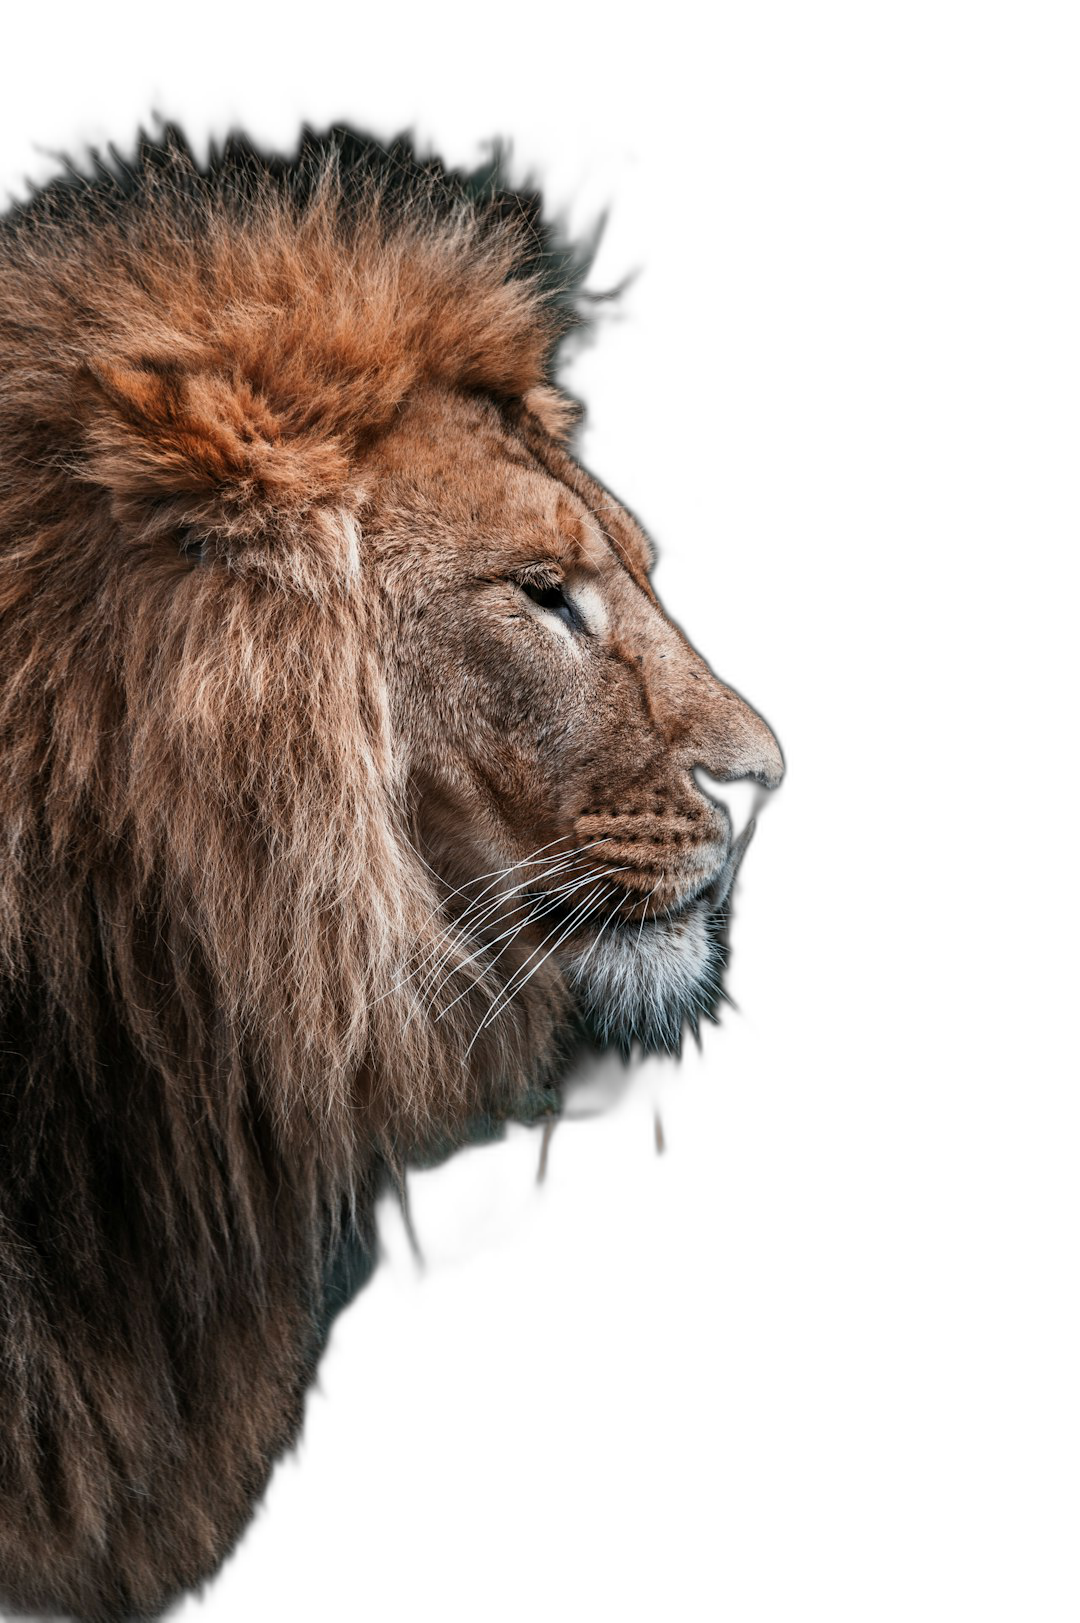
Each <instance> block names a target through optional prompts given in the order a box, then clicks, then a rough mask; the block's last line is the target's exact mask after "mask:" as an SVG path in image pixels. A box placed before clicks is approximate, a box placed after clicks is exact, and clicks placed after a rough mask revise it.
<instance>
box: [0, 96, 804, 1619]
mask: <svg viewBox="0 0 1080 1623" xmlns="http://www.w3.org/2000/svg"><path fill="white" fill-rule="evenodd" d="M587 260H588V255H587V253H585V252H582V251H580V250H577V251H576V250H574V249H572V248H570V247H569V246H567V245H566V244H564V243H563V242H561V240H560V239H559V237H558V234H557V233H556V232H555V231H554V230H553V229H552V228H551V227H550V226H549V225H548V224H547V223H545V220H544V217H543V213H542V210H541V206H540V201H539V198H538V197H537V196H536V195H535V194H534V193H532V192H525V191H518V192H515V191H513V190H511V189H509V187H508V186H507V185H506V184H505V183H504V181H503V179H502V175H501V171H500V169H499V167H498V165H497V164H491V165H489V166H487V167H485V168H484V169H483V170H480V171H478V172H476V173H474V174H465V173H459V172H454V171H449V170H447V169H445V168H444V167H443V166H442V165H441V164H439V163H438V162H437V161H435V160H434V159H428V158H423V159H422V158H420V157H419V156H418V155H417V153H416V152H415V150H414V149H413V147H412V146H411V144H410V143H409V142H408V141H406V140H399V141H397V142H395V143H394V144H393V145H391V146H389V147H387V148H383V147H381V146H380V145H379V144H378V143H377V142H375V141H373V140H371V139H370V138H368V137H365V136H362V135H359V134H357V133H356V132H354V131H351V130H349V129H346V128H340V127H339V128H334V129H332V130H330V131H328V132H326V133H323V134H315V133H312V132H306V133H305V135H304V137H303V139H302V141H301V144H300V146H299V149H298V151H297V153H296V154H295V156H294V157H292V158H289V159H282V158H271V157H263V156H261V155H260V154H259V153H258V152H257V151H256V150H255V149H254V148H253V147H252V146H251V145H250V144H249V143H247V142H246V141H245V140H243V139H241V138H239V137H236V138H231V139H230V140H229V141H228V142H227V143H225V144H224V145H223V146H221V147H220V148H215V149H212V150H211V152H210V155H209V158H208V159H207V160H205V161H199V160H198V159H197V158H196V156H195V155H194V153H193V152H192V150H191V149H190V148H189V147H188V145H187V144H186V143H185V140H184V138H183V136H182V135H181V134H180V132H179V131H178V130H176V129H175V128H171V127H166V128H165V129H164V130H163V131H162V132H160V134H159V135H158V136H156V137H154V138H150V137H141V138H140V142H139V145H138V149H137V151H136V153H135V155H134V157H133V158H132V159H131V160H130V161H127V162H126V161H122V160H121V159H120V158H119V157H118V156H116V154H115V153H112V152H110V154H109V155H106V156H102V155H96V156H95V157H94V160H93V164H92V167H91V169H90V171H89V172H88V173H84V172H82V171H80V170H78V169H77V168H74V167H73V168H72V169H71V171H70V173H68V174H67V175H65V176H64V177H62V178H60V177H58V178H56V179H53V180H52V181H50V182H49V183H48V184H46V185H45V186H44V187H43V188H42V189H40V190H38V191H36V192H34V193H33V194H32V195H31V196H30V198H29V200H28V201H26V202H24V203H21V204H18V205H15V206H13V207H12V208H11V209H10V210H9V212H8V213H7V214H6V215H5V216H4V218H3V220H2V221H0V262H2V277H0V366H2V372H3V389H2V392H0V447H2V464H0V465H2V473H0V651H2V659H0V816H2V828H3V838H4V844H5V858H4V863H3V868H2V872H0V1054H2V1060H0V1064H2V1067H3V1073H2V1080H3V1085H2V1087H0V1156H2V1171H0V1504H2V1512H0V1591H2V1593H3V1595H4V1598H5V1599H6V1601H7V1602H8V1603H9V1604H12V1605H17V1606H19V1607H21V1608H23V1609H31V1610H35V1611H60V1612H64V1613H69V1614H72V1615H74V1616H76V1617H79V1618H83V1619H92V1620H114V1619H120V1618H129V1617H140V1618H143V1617H152V1616H155V1615H157V1614H158V1613H159V1612H160V1611H161V1610H162V1609H163V1608H164V1607H165V1606H166V1605H168V1604H169V1603H170V1601H172V1600H173V1599H175V1598H176V1597H177V1596H179V1595H180V1594H182V1593H183V1592H184V1591H185V1590H188V1589H190V1588H192V1587H193V1586H195V1585H197V1584H199V1583H200V1582H201V1581H203V1580H204V1579H205V1578H206V1577H207V1576H208V1575H210V1574H211V1573H213V1572H214V1571H215V1569H216V1568H217V1567H218V1565H219V1563H220V1562H221V1560H222V1559H223V1557H224V1556H225V1554H226V1553H227V1552H228V1550H229V1549H230V1547H231V1546H232V1544H233V1543H234V1541H235V1540H236V1539H237V1537H238V1535H239V1534H240V1532H241V1531H242V1529H243V1528H244V1526H245V1524H246V1522H247V1521H248V1519H249V1517H250V1515H251V1514H252V1511H253V1507H254V1505H255V1503H256V1501H257V1500H258V1498H259V1496H260V1495H261V1493H262V1491H263V1488H264V1486H265V1483H266V1480H267V1476H268V1473H269V1471H270V1469H271V1466H272V1464H273V1462H274V1461H275V1459H276V1458H277V1457H278V1456H279V1455H280V1454H281V1452H282V1451H283V1450H284V1449H287V1448H288V1447H289V1446H290V1444H292V1443H293V1441H294V1440H295V1438H296V1436H297V1433H298V1429H299V1426H300V1422H301V1415H302V1409H303V1403H304V1397H305V1393H306V1390H307V1388H308V1385H309V1383H310V1381H311V1379H312V1376H313V1372H314V1369H315V1364H316V1360H317V1358H318V1356H319V1354H320V1351H321V1349H322V1347H323V1345H324V1342H325V1337H326V1334H327V1328H328V1324H329V1321H330V1319H331V1318H332V1316H333V1313H334V1312H335V1311H336V1309H337V1308H338V1307H339V1306H340V1305H341V1304H342V1303H343V1302H344V1301H346V1300H347V1299H348V1298H349V1296H350V1295H351V1294H352V1293H353V1291H354V1290H355V1288H356V1287H357V1285H358V1284H359V1283H360V1282H361V1281H362V1280H363V1278H364V1277H365V1276H366V1274H367V1272H368V1271H369V1270H370V1268H371V1266H372V1263H373V1259H374V1255H375V1246H376V1236H375V1226H374V1217H373V1212H374V1205H375V1200H376V1197H377V1196H378V1194H379V1193H380V1191H381V1190H383V1189H384V1188H387V1187H390V1186H393V1185H394V1184H397V1185H400V1182H401V1179H402V1177H403V1175H404V1170H405V1168H406V1167H407V1166H408V1165H410V1164H412V1163H416V1162H420V1161H423V1160H425V1159H431V1158H432V1157H436V1156H439V1155H441V1154H444V1153H446V1152H448V1151H449V1150H451V1149H452V1148H453V1147H454V1146H456V1145H459V1144H462V1143H464V1142H465V1141H466V1140H468V1139H469V1138H470V1137H475V1136H476V1135H477V1133H478V1130H488V1129H490V1130H492V1131H496V1130H497V1129H498V1125H499V1124H501V1123H503V1122H506V1121H508V1120H512V1119H530V1120H533V1119H538V1118H542V1117H544V1116H545V1115H547V1116H549V1117H550V1115H551V1114H552V1113H553V1112H555V1111H557V1109H558V1105H559V1100H560V1098H561V1090H562V1087H563V1082H564V1078H565V1077H566V1075H567V1069H568V1067H569V1065H570V1063H571V1061H572V1059H573V1056H574V1054H575V1053H576V1052H578V1051H579V1049H580V1048H581V1047H582V1045H583V1044H587V1043H594V1044H595V1043H599V1044H612V1045H615V1046H619V1047H622V1048H624V1049H629V1048H631V1047H632V1046H633V1045H634V1044H635V1043H636V1044H638V1045H640V1046H641V1047H642V1048H644V1049H650V1048H651V1049H672V1048H677V1046H678V1043H679V1040H680V1037H681V1033H682V1031H683V1029H684V1027H685V1026H686V1025H687V1024H688V1023H693V1021H694V1020H695V1019H696V1018H697V1017H698V1015H699V1014H701V1013H708V1012H710V1011H712V1010H714V1009H715V999H716V996H717V992H718V987H719V971H720V964H721V958H722V951H721V941H720V937H721V926H722V924H723V920H724V917H725V910H726V903H727V897H728V893H729V891H730V887H731V883H732V879H733V876H734V872H735V868H736V866H737V864H738V860H739V857H740V855H741V852H742V848H743V846H744V844H745V836H741V837H740V838H738V839H736V838H735V837H734V831H733V829H732V825H731V821H730V819H729V817H728V815H727V812H726V811H725V809H724V807H723V806H722V805H720V804H718V803H717V802H716V801H715V800H713V799H712V798H711V797H710V796H708V795H707V794H706V793H705V792H703V790H702V789H701V788H700V787H699V784H698V781H697V780H696V779H695V776H694V773H695V770H696V769H698V768H701V769H703V770H704V771H705V772H706V773H707V774H709V775H710V776H711V777H713V778H715V779H719V780H721V781H726V780H731V779H736V778H743V777H749V778H753V779H756V780H758V781H759V782H760V783H761V784H762V785H765V786H767V787H773V786H775V785H776V784H777V783H778V782H779V780H780V777H781V774H782V770H783V762H782V758H781V755H780V750H779V747H778V745H777V743H776V740H775V738H774V737H773V735H772V733H771V732H770V730H769V728H768V727H767V726H766V724H765V722H764V721H763V720H762V719H761V718H760V717H759V716H758V715H757V714H756V713H755V712H754V711H753V710H752V709H751V708H750V707H749V705H748V704H746V703H745V702H744V701H743V699H741V698H740V697H739V696H738V695H737V694H736V693H735V692H734V691H733V690H732V689H731V688H730V687H728V686H726V685H724V684H723V683H721V682H720V681H718V680H717V678H716V677H715V676H714V675H713V674H712V672H711V671H710V670H709V668H708V667H707V666H706V664H705V663H704V661H703V660H702V659H701V658H700V656H699V655H698V654H697V653H696V652H694V650H693V649H692V648H691V646H690V644H689V643H688V642H687V640H686V638H685V637H684V636H683V635H682V633H681V632H680V630H679V629H678V628H677V627H676V626H675V625H674V624H673V623H672V622H671V621H670V620H669V619H668V618H667V617H666V616H665V614H664V612H663V610H662V608H661V606H660V604H659V602H658V601H657V598H656V595H655V593H654V591H653V587H652V584H651V581H650V568H651V564H652V561H653V560H652V550H651V547H650V543H649V541H648V540H647V538H646V536H645V534H644V532H643V531H642V529H641V528H640V527H639V525H638V524H637V523H636V522H635V520H634V519H633V518H632V517H631V515H630V513H629V512H628V511H627V510H626V508H625V507H623V506H622V505H620V503H619V502H618V501H616V500H615V499H614V498H613V496H612V495H611V494H610V493H609V492H608V491H607V490H605V489H604V488H603V486H601V485H600V484H598V483H597V482H596V480H595V479H593V478H592V477H591V476H590V475H589V474H588V473H586V472H585V471H584V469H583V468H582V467H581V466H580V465H579V463H578V462H577V461H576V460H575V458H574V455H573V451H572V442H573V431H574V424H575V420H576V418H577V415H578V413H577V408H576V407H575V405H574V404H573V402H572V401H571V400H570V399H569V397H568V396H567V395H565V394H564V393H563V392H562V391H561V390H560V389H559V387H558V386H557V384H556V383H555V381H554V368H555V364H556V360H557V357H558V354H559V352H560V346H561V344H562V342H563V340H564V338H565V337H566V335H567V334H568V333H569V332H570V331H571V329H572V328H573V326H574V324H575V323H576V322H579V321H580V320H582V319H583V299H584V297H585V295H584V294H583V291H582V288H583V278H584V275H585V271H586V269H587ZM478 1124H480V1129H478ZM485 1124H486V1127H485Z"/></svg>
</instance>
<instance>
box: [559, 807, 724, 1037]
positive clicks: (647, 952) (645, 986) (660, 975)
mask: <svg viewBox="0 0 1080 1623" xmlns="http://www.w3.org/2000/svg"><path fill="white" fill-rule="evenodd" d="M753 833H754V823H753V821H751V822H750V823H748V824H747V826H746V828H745V829H744V830H743V832H742V833H741V834H740V835H739V837H738V839H737V840H735V841H734V842H733V843H732V845H731V847H730V849H729V851H728V855H727V859H726V861H725V862H724V865H723V867H722V868H721V869H720V871H719V873H718V874H717V875H716V876H715V878H714V879H713V881H712V883H711V884H710V885H709V887H708V889H707V890H705V891H703V892H701V893H700V894H698V895H697V896H696V897H695V898H694V899H693V900H692V901H690V902H689V904H688V905H687V906H685V907H684V908H682V909H681V910H680V911H678V912H677V913H674V914H667V915H665V916H663V917H660V918H656V919H650V920H647V921H646V922H645V923H644V924H633V923H630V924H618V925H617V926H615V927H614V928H613V929H608V928H602V929H600V930H599V931H597V932H596V933H595V934H590V935H586V936H584V937H580V938H576V939H575V940H574V941H573V942H572V943H569V944H567V946H566V947H565V948H564V949H563V950H562V951H561V952H560V955H559V957H560V964H561V967H562V969H563V972H564V974H565V976H566V979H567V981H568V983H569V985H570V988H571V990H572V992H573V994H574V996H575V998H576V1000H577V1007H578V1011H579V1013H580V1015H581V1018H582V1021H583V1022H584V1025H585V1028H586V1030H587V1031H588V1033H589V1036H590V1037H591V1038H592V1040H593V1041H594V1042H595V1043H597V1044H598V1045H599V1046H600V1047H616V1048H620V1049H621V1050H622V1051H623V1053H625V1054H629V1052H630V1051H631V1049H632V1048H633V1046H634V1044H635V1043H638V1044H639V1045H640V1047H641V1048H642V1049H643V1051H644V1052H645V1053H665V1054H677V1053H679V1052H680V1050H681V1048H682V1039H683V1032H684V1031H685V1030H686V1028H687V1027H688V1026H689V1027H690V1029H691V1030H692V1031H693V1032H694V1033H695V1035H696V1033H697V1029H698V1023H699V1021H700V1020H701V1019H702V1017H705V1018H706V1019H710V1020H712V1019H715V1018H716V1010H717V1005H718V1003H719V1001H720V998H721V996H722V995H723V987H722V978H723V971H724V965H725V962H726V954H725V951H724V941H725V936H726V929H727V921H728V916H729V915H728V898H729V896H730V894H731V891H732V888H733V886H734V883H735V876H736V874H737V873H738V870H739V865H740V863H741V862H742V859H743V856H744V855H745V853H746V848H747V846H748V845H749V843H750V840H751V839H752V837H753Z"/></svg>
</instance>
